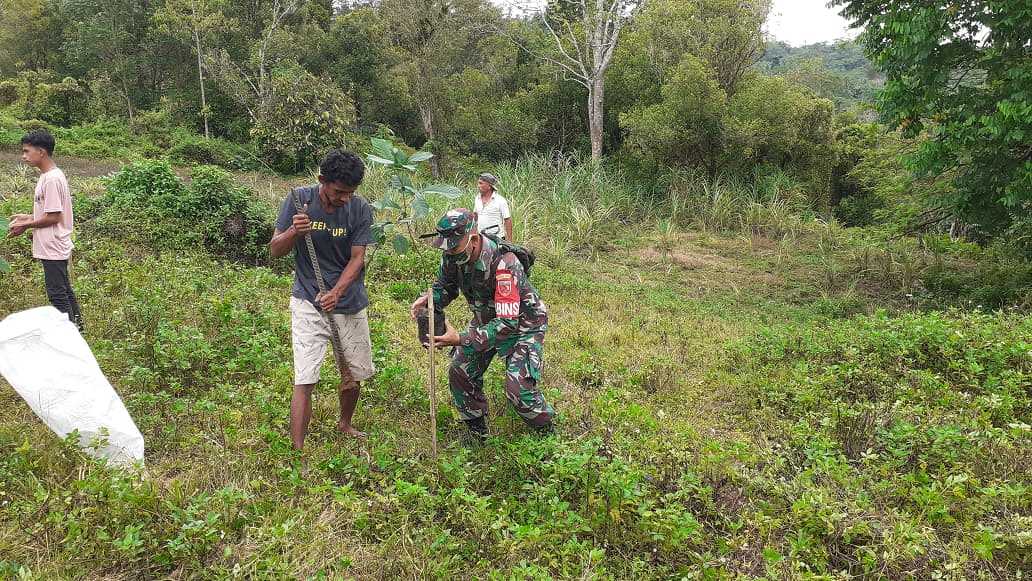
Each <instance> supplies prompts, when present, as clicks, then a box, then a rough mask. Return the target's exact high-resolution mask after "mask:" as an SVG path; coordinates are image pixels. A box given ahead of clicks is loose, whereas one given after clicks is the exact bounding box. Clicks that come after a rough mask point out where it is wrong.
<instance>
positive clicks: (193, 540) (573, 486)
mask: <svg viewBox="0 0 1032 581" xmlns="http://www.w3.org/2000/svg"><path fill="white" fill-rule="evenodd" d="M166 169H167V168H165V167H163V166H161V165H160V164H150V165H148V164H140V165H136V166H134V167H132V168H131V169H129V170H127V171H125V172H123V173H122V174H120V175H119V176H116V177H115V178H113V179H112V180H111V181H110V182H109V183H108V187H107V188H106V189H105V188H104V187H103V185H102V184H98V182H96V181H89V182H83V183H80V182H77V183H75V188H76V191H77V192H81V195H80V196H79V197H80V199H79V200H77V203H78V204H79V205H80V206H82V207H83V208H86V209H87V211H84V212H83V216H84V219H83V222H82V224H81V227H80V229H79V234H78V238H77V242H76V243H77V249H78V250H77V258H76V261H75V265H74V273H73V277H74V280H75V285H76V289H77V291H78V293H79V297H80V301H81V302H82V304H83V311H84V313H85V316H86V319H87V320H86V324H87V329H88V335H87V338H88V340H89V341H90V344H91V347H92V348H93V350H94V352H95V354H96V356H97V358H98V361H99V362H100V365H101V367H102V368H103V369H104V371H105V373H106V374H107V375H108V377H109V378H110V379H111V381H112V382H113V384H114V385H115V386H116V388H117V389H118V390H119V392H120V393H121V394H122V396H123V398H124V399H125V402H126V405H127V406H128V408H129V410H130V413H131V414H132V415H133V416H134V418H136V420H137V422H138V425H139V427H140V429H141V430H142V431H143V433H144V435H145V437H146V439H147V445H148V452H147V469H146V472H145V473H144V474H143V475H140V476H134V475H128V474H124V473H121V472H117V471H113V470H109V469H106V468H104V467H102V466H100V465H98V464H97V463H95V462H93V461H91V460H89V459H87V458H86V457H85V456H83V455H82V454H81V453H80V452H78V451H76V450H75V449H74V447H73V446H71V445H69V444H67V443H64V442H61V441H59V440H57V439H56V438H54V437H53V435H52V434H50V433H49V432H48V431H47V429H46V428H45V427H43V426H42V425H41V424H40V423H39V422H38V420H36V419H35V417H34V416H33V414H32V412H31V410H29V408H28V407H27V406H26V405H24V403H23V402H21V401H20V400H18V398H17V396H16V395H15V394H14V393H13V391H12V390H9V389H7V390H4V391H3V392H2V393H0V403H2V404H3V406H4V407H5V409H8V410H11V411H10V412H9V413H7V414H5V415H4V417H3V419H2V420H0V475H2V477H0V571H2V573H0V575H3V576H17V575H21V576H23V577H28V578H82V577H100V576H103V577H109V578H154V577H166V576H176V577H185V578H226V577H240V578H254V577H305V578H320V577H324V578H336V577H359V578H387V577H389V578H396V577H408V578H416V577H420V578H427V577H438V578H456V577H457V578H497V579H516V578H552V577H559V578H601V579H607V578H614V579H615V578H621V579H622V578H670V577H686V578H712V579H722V578H760V577H766V578H811V579H837V578H842V579H845V578H851V577H856V576H861V577H867V578H885V579H898V578H908V577H915V578H929V577H941V578H993V577H998V576H1000V575H1002V576H1004V577H1016V576H1017V575H1018V574H1019V572H1021V571H1027V570H1028V568H1029V566H1030V563H1029V561H1028V554H1029V547H1030V543H1032V538H1030V537H1029V533H1028V531H1029V528H1030V523H1029V519H1030V504H1029V498H1030V495H1029V491H1028V486H1029V482H1030V476H1032V474H1030V470H1032V468H1030V465H1029V461H1028V458H1029V457H1032V454H1030V452H1032V434H1030V428H1029V426H1028V425H1027V424H1028V417H1029V414H1030V411H1032V403H1030V398H1029V390H1030V375H1032V352H1030V349H1032V346H1030V345H1029V342H1028V337H1029V335H1030V333H1029V331H1030V330H1032V322H1030V319H1029V317H1028V315H1027V314H1023V313H1027V309H1026V310H1022V309H1018V311H1016V312H1014V311H1013V309H1011V310H1009V311H1004V312H971V308H968V309H965V310H945V311H942V310H929V309H933V308H934V309H940V308H941V307H942V306H944V305H945V304H948V303H949V299H943V298H942V297H938V296H936V295H935V294H934V293H932V292H929V291H927V289H925V290H924V291H922V290H921V289H922V288H924V285H925V284H926V283H925V282H924V281H926V280H927V272H926V270H925V269H927V268H931V266H929V265H932V266H934V264H935V262H934V260H935V259H934V257H933V256H934V255H933V250H935V251H937V252H938V253H939V259H938V260H939V264H940V267H941V268H942V269H944V271H948V272H956V271H960V270H963V269H965V268H969V267H970V265H971V264H975V263H976V262H975V261H976V260H982V259H983V257H981V256H977V255H974V254H972V253H973V252H974V250H972V249H970V248H954V247H949V246H943V245H940V246H938V247H936V246H934V245H930V244H929V245H927V246H929V247H927V248H922V247H919V246H916V245H915V246H906V245H900V244H894V243H891V242H888V241H886V240H885V239H884V238H879V237H878V235H877V233H875V232H871V233H868V234H867V237H861V236H858V235H856V234H850V233H849V232H845V231H842V230H840V229H838V228H837V227H835V226H834V225H828V224H824V223H823V222H821V221H820V220H819V219H817V216H810V217H807V216H806V215H805V214H799V213H795V212H788V211H783V210H779V208H780V205H781V204H788V203H789V202H787V201H785V200H790V199H791V195H790V193H788V192H789V190H785V191H782V190H779V189H777V188H774V189H764V190H761V191H740V190H738V189H736V187H734V186H733V185H732V184H724V185H722V186H721V188H723V189H721V190H720V191H716V190H712V189H710V190H707V189H705V188H702V187H701V186H700V188H699V189H698V190H695V189H692V188H687V187H686V188H685V189H684V191H682V192H681V197H680V198H679V199H680V200H681V201H676V200H664V199H660V198H657V199H656V200H654V201H653V202H651V203H649V202H646V203H639V204H634V203H633V200H634V199H635V196H636V195H639V194H642V192H641V191H639V190H637V189H636V188H635V187H632V186H630V185H629V184H628V183H625V182H623V181H622V180H621V179H620V177H619V175H618V174H615V173H609V174H603V175H604V177H602V178H601V179H602V182H601V183H602V184H604V186H605V187H602V188H592V185H591V180H590V179H589V174H588V173H584V174H583V175H582V173H581V172H582V171H584V170H582V169H580V166H570V167H563V166H558V167H556V166H551V167H550V166H549V165H548V164H546V163H544V162H543V161H534V160H528V161H526V162H523V163H521V164H516V165H514V166H510V167H506V168H504V169H503V170H502V172H501V173H502V175H503V177H504V180H503V183H506V184H509V187H510V191H509V193H510V194H511V196H512V198H513V200H514V207H515V208H516V209H517V215H518V216H521V217H523V218H524V219H525V220H526V222H525V224H520V223H518V224H517V232H518V236H519V237H520V238H521V240H523V241H526V242H529V243H531V244H533V245H534V246H535V248H536V249H538V250H539V253H540V254H541V260H540V261H539V264H540V265H539V266H537V267H535V273H534V282H535V284H536V285H537V286H538V288H539V289H540V290H541V291H542V294H543V296H544V297H545V298H546V301H547V302H548V304H549V306H550V308H551V312H552V330H551V332H550V333H549V337H548V338H547V341H546V362H547V365H546V368H545V375H544V389H545V392H546V395H547V396H548V397H549V399H550V401H552V402H554V404H555V405H556V407H557V409H558V410H560V413H561V416H560V420H559V422H560V423H559V433H558V435H556V436H554V437H551V438H546V439H540V438H538V437H536V436H533V435H531V434H529V433H528V432H527V431H526V430H525V428H523V427H522V425H521V424H520V423H519V422H518V420H517V419H516V418H515V417H514V416H513V415H512V414H511V413H509V412H506V411H504V410H505V407H504V396H503V395H502V390H501V380H502V377H501V374H500V371H499V370H498V369H492V370H491V371H490V372H489V373H488V378H487V385H488V392H489V397H490V400H491V403H492V407H493V410H494V411H495V412H496V414H497V415H496V416H495V417H493V418H492V421H491V427H492V430H493V432H494V434H495V436H496V437H495V438H494V439H492V441H491V442H490V443H489V444H488V445H487V446H485V447H483V448H478V449H472V450H471V449H467V448H466V447H465V446H464V445H462V442H461V433H462V430H461V425H460V423H459V422H458V421H457V419H456V417H455V416H454V413H453V412H452V411H451V409H450V408H449V407H448V405H447V402H446V401H445V397H446V396H445V392H444V390H443V389H439V390H438V393H439V396H440V397H441V398H442V399H441V401H440V402H439V406H438V407H439V413H438V426H439V430H440V434H439V436H440V439H441V442H442V453H441V456H440V458H439V459H438V460H436V461H435V460H433V459H432V458H431V457H430V455H429V451H428V438H429V434H428V433H427V430H428V427H427V425H428V424H427V417H426V416H427V413H428V404H427V399H426V389H425V371H426V367H425V357H426V356H425V354H424V353H423V352H421V351H420V350H419V349H418V348H415V346H414V343H415V341H414V340H413V337H414V332H415V329H414V326H413V325H412V323H411V322H410V321H409V320H408V315H407V305H408V303H409V302H410V301H411V300H412V299H413V298H414V297H415V296H416V295H417V293H418V292H419V291H420V289H422V288H424V287H425V286H426V284H428V283H429V281H430V279H431V277H432V276H433V272H434V269H435V263H436V255H435V254H434V253H432V252H422V253H410V254H408V255H406V256H397V255H394V254H393V253H391V252H389V251H386V250H384V251H380V252H377V253H376V254H375V258H374V259H373V262H372V263H371V265H370V268H369V270H370V275H369V276H370V281H369V282H370V284H369V287H370V292H371V299H372V305H373V306H372V313H373V317H372V331H373V341H374V349H375V360H376V363H377V366H378V367H379V369H380V372H379V373H378V375H377V376H376V378H375V379H374V380H373V381H372V382H371V383H370V384H369V385H368V386H366V388H365V391H364V395H363V398H362V405H361V407H360V409H359V412H358V419H359V421H360V422H361V425H362V426H363V427H364V428H366V429H367V430H369V432H370V438H369V439H368V441H366V442H363V443H359V442H356V441H354V440H349V439H344V438H342V437H340V436H338V435H337V434H335V432H334V430H333V424H334V414H335V413H336V405H337V404H336V401H335V399H336V398H335V397H334V394H333V391H332V388H331V387H330V386H331V385H333V383H334V382H333V371H332V365H328V366H327V367H325V368H324V377H325V378H326V381H324V384H323V385H321V386H320V387H319V388H318V389H317V396H316V404H315V415H314V420H313V431H312V434H311V436H310V440H309V446H308V448H307V449H306V451H305V454H304V455H303V456H299V455H297V454H295V453H293V452H292V451H291V450H290V445H289V440H288V438H287V437H286V417H287V405H288V402H289V393H290V391H289V386H290V383H291V381H292V377H291V376H292V373H291V356H290V334H289V333H290V332H289V314H288V312H287V308H286V303H287V297H288V295H289V289H290V284H291V283H290V276H289V273H288V272H286V271H284V270H283V269H282V265H278V264H274V265H272V268H270V267H269V266H257V267H254V266H247V265H245V264H243V263H240V262H236V261H230V260H226V259H225V258H224V257H222V256H219V255H218V254H215V253H212V252H209V251H207V250H205V249H204V248H203V247H202V245H200V244H190V245H186V246H184V247H182V248H181V249H180V250H178V251H176V252H169V251H168V247H167V246H164V245H163V242H165V241H163V239H162V238H161V237H160V236H152V235H151V234H149V233H154V234H160V233H162V232H165V231H166V230H165V229H166V226H165V225H164V220H165V219H167V217H168V216H169V215H173V214H175V215H181V216H186V217H189V218H196V217H197V216H196V215H194V214H191V213H190V212H194V211H195V208H194V205H193V204H194V201H191V200H198V199H204V198H205V196H202V195H200V194H191V193H190V192H189V191H188V190H189V189H190V188H195V189H196V188H199V187H201V185H200V184H202V183H204V176H205V172H210V171H212V170H207V169H203V168H199V169H198V170H197V171H198V173H197V174H195V176H194V180H193V181H192V182H190V183H189V184H186V183H183V182H182V181H179V179H178V178H175V177H174V176H169V174H168V172H167V171H166ZM147 172H151V173H147ZM214 175H215V177H221V174H218V173H217V172H216V173H215V174H214ZM146 176H151V177H153V178H154V179H150V178H148V177H146ZM154 176H157V177H154ZM162 176H163V177H162ZM2 177H3V179H4V180H6V181H5V183H10V184H14V185H17V184H30V185H31V180H30V179H29V177H31V176H27V175H22V174H21V173H18V172H11V173H9V174H4V175H3V176H2ZM158 177H160V179H158ZM208 177H209V178H211V177H212V176H208ZM383 177H384V176H382V175H379V174H376V173H373V174H371V177H370V182H369V184H368V191H367V194H369V195H370V197H372V198H375V197H377V196H378V195H379V194H380V193H382V192H383V191H385V189H384V188H383V186H382V185H377V184H378V181H377V180H382V178H383ZM156 182H162V183H165V184H166V189H165V190H162V191H165V192H167V191H174V192H178V195H177V196H163V195H155V192H154V191H153V190H154V187H155V183H156ZM207 183H213V184H215V186H211V187H213V188H216V189H214V190H212V191H224V189H225V186H224V185H222V184H221V182H220V180H218V179H214V178H212V179H209V180H208V182H207ZM141 184H142V185H141ZM148 188H150V189H148ZM218 188H222V189H218ZM8 191H10V190H8ZM22 191H25V190H22ZM198 191H199V190H198ZM772 192H773V193H772ZM159 194H160V192H159ZM639 199H644V198H639ZM728 199H730V200H732V201H733V203H730V204H728V203H727V200H728ZM126 200H128V202H130V203H132V204H137V206H136V207H138V208H143V209H145V210H147V211H145V212H142V213H140V214H139V218H138V220H137V222H136V223H135V224H132V225H131V226H132V228H128V229H127V228H122V229H120V228H118V227H116V226H117V225H118V220H117V216H118V214H117V212H116V211H115V210H114V208H115V207H116V204H119V203H123V202H124V201H126ZM102 201H103V202H104V203H100V202H102ZM270 201H271V200H270ZM30 203H31V201H30V199H29V196H28V195H27V194H26V193H22V194H19V195H14V196H9V197H7V198H5V199H4V200H3V202H2V203H0V214H9V213H11V212H13V211H19V210H23V209H25V208H26V207H27V205H28V204H30ZM688 203H690V204H691V205H689V206H687V207H689V208H691V209H692V210H691V211H689V212H685V213H684V214H683V215H681V216H677V214H676V213H672V212H671V211H670V210H671V207H672V206H671V205H673V204H681V206H678V207H685V206H684V204H688ZM256 204H257V202H256ZM650 204H652V205H653V207H655V208H657V209H658V208H662V211H661V212H658V211H657V212H656V213H651V212H650V211H649V210H648V208H650ZM723 204H727V207H725V206H724V205H723ZM256 207H260V206H256ZM265 207H266V210H265V212H266V214H265V215H264V216H265V218H266V219H271V209H269V208H268V206H265ZM578 207H580V208H582V209H580V210H578V209H577V208H578ZM632 208H636V209H637V212H638V213H637V214H634V215H630V216H628V215H625V213H626V212H629V211H630V209H632ZM706 208H710V211H709V213H707V212H704V211H703V210H704V209H706ZM722 208H723V209H722ZM560 209H564V213H560V211H559V210H560ZM90 211H93V212H94V213H92V214H91V213H90ZM177 213H180V214H177ZM135 215H136V214H134V216H135ZM658 215H673V216H675V217H676V219H675V220H672V221H671V220H657V219H656V216H658ZM186 223H187V224H189V222H186ZM214 224H216V225H217V224H218V222H217V221H215V222H214ZM203 225H204V222H198V223H197V224H195V227H199V228H201V229H199V230H189V231H188V235H190V236H195V235H201V236H203V233H204V232H205V230H204V226H203ZM134 231H135V233H134ZM554 231H563V232H567V233H568V234H567V238H564V239H562V241H561V242H557V243H553V244H552V245H550V244H546V243H544V241H545V240H546V238H547V237H549V234H550V233H551V232H554ZM141 233H143V234H146V235H141ZM198 240H199V239H198ZM922 253H926V254H922ZM28 255H29V252H28V241H27V240H26V239H24V238H20V239H17V240H14V241H12V242H9V243H7V244H5V245H4V247H3V256H4V257H5V258H7V259H8V260H9V261H10V262H11V263H12V266H13V272H12V273H10V274H9V275H5V276H3V277H0V304H2V305H3V307H4V310H5V311H7V312H9V311H14V310H20V309H23V308H28V307H31V306H36V305H39V304H44V303H45V297H44V295H43V292H42V288H43V285H42V280H41V273H40V272H39V269H38V267H37V266H36V265H35V264H34V263H33V261H31V260H30V259H29V258H28ZM864 256H866V257H867V258H866V260H867V262H866V265H864V264H865V263H863V262H862V261H863V260H864V258H863V257H864ZM926 256H927V260H928V262H927V263H925V262H923V261H924V260H926V258H925V257H926ZM858 265H859V266H858ZM959 288H961V289H966V288H968V287H966V286H964V285H960V287H959ZM915 291H916V292H915ZM908 295H910V296H908ZM954 304H959V305H961V306H963V302H962V301H961V302H956V301H954ZM1012 306H1013V305H1012ZM1026 306H1027V304H1026ZM971 307H972V308H973V305H972V306H971ZM448 314H449V318H451V319H452V320H453V321H455V322H459V323H462V322H464V321H465V320H466V317H467V316H468V315H466V314H465V313H464V311H463V309H462V305H459V304H457V305H455V306H453V307H452V308H450V309H449V313H448ZM600 320H603V321H605V323H600ZM443 360H444V359H443V356H442V357H441V358H440V359H439V361H440V362H442V363H443ZM442 387H443V386H442Z"/></svg>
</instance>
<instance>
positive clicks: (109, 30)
mask: <svg viewBox="0 0 1032 581" xmlns="http://www.w3.org/2000/svg"><path fill="white" fill-rule="evenodd" d="M59 8H60V10H61V12H62V15H63V17H64V18H66V19H67V23H68V26H67V29H66V31H65V36H66V41H65V43H64V45H62V50H63V52H64V54H65V58H66V60H67V61H68V62H69V63H70V66H71V71H73V72H74V75H73V76H75V77H78V78H84V77H86V76H87V75H101V76H106V77H107V78H109V79H110V80H111V82H112V85H111V86H112V87H113V88H114V89H115V90H116V91H117V95H118V97H119V98H120V100H121V101H122V102H123V104H124V105H125V112H126V114H127V115H128V117H129V120H130V122H132V120H133V118H134V116H135V114H136V110H137V105H138V104H139V102H140V101H141V100H144V95H143V93H145V92H146V87H145V86H144V85H145V83H146V80H147V78H148V77H149V76H150V75H148V74H145V71H148V69H149V64H150V63H152V62H153V60H152V59H151V54H150V50H151V49H152V48H153V47H154V43H152V42H149V40H148V33H149V30H150V23H151V19H152V17H153V15H154V3H150V2H139V1H137V0H60V5H59Z"/></svg>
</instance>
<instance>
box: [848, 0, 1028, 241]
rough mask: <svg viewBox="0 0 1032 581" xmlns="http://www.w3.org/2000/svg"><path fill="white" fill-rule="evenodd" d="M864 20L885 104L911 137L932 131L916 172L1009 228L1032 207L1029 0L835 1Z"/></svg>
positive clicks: (984, 229)
mask: <svg viewBox="0 0 1032 581" xmlns="http://www.w3.org/2000/svg"><path fill="white" fill-rule="evenodd" d="M833 4H835V5H838V6H842V7H843V10H842V14H843V15H844V16H846V17H847V18H850V19H852V20H853V24H854V26H858V27H859V26H862V27H863V33H862V34H861V36H860V40H861V42H862V43H863V45H864V47H865V49H866V51H867V53H868V55H870V57H871V58H872V59H873V60H874V62H875V64H876V65H877V66H878V67H879V68H880V69H881V70H882V71H883V72H884V73H885V75H886V83H885V88H884V90H883V91H882V93H881V97H880V100H879V106H880V109H881V113H882V116H883V118H884V120H885V122H886V123H888V124H889V126H890V127H892V128H899V129H900V131H901V132H902V133H903V135H904V136H905V137H917V136H927V139H926V140H925V141H924V142H923V143H922V144H921V146H920V148H919V149H918V151H917V152H916V154H914V155H912V156H910V157H909V161H910V164H911V167H912V169H913V170H914V171H915V172H916V173H917V175H918V176H943V177H944V178H946V179H948V180H951V181H952V183H953V185H954V187H953V188H951V189H950V190H949V192H950V193H949V194H948V195H946V196H944V197H943V198H941V199H939V200H937V202H938V203H940V204H942V205H943V206H945V207H948V208H950V209H951V210H952V211H953V212H955V213H956V214H957V215H959V216H961V217H962V218H964V219H966V220H968V221H969V222H972V223H976V224H978V226H979V230H980V231H981V233H982V234H983V235H987V236H991V235H995V234H1000V233H1003V232H1005V231H1006V229H1007V228H1008V226H1009V225H1010V224H1011V223H1012V222H1015V221H1023V220H1026V219H1027V217H1028V216H1029V213H1030V212H1032V90H1030V87H1032V5H1030V4H1029V2H1028V0H969V1H967V2H945V3H944V2H941V1H931V0H920V1H910V0H907V1H903V0H888V1H885V0H834V2H833Z"/></svg>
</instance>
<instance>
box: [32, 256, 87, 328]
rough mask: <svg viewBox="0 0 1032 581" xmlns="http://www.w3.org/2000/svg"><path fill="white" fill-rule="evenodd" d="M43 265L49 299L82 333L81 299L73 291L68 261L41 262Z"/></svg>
mask: <svg viewBox="0 0 1032 581" xmlns="http://www.w3.org/2000/svg"><path fill="white" fill-rule="evenodd" d="M40 262H41V263H42V264H43V281H44V283H45V284H46V287H47V298H49V299H50V304H52V305H54V308H55V309H57V310H59V311H61V312H62V313H64V314H66V315H68V318H69V319H71V321H72V322H73V323H75V326H76V327H79V330H80V331H82V312H81V311H80V310H79V299H77V298H75V291H73V290H72V280H71V279H70V278H68V261H67V260H40Z"/></svg>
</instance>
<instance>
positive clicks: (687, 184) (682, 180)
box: [669, 168, 820, 239]
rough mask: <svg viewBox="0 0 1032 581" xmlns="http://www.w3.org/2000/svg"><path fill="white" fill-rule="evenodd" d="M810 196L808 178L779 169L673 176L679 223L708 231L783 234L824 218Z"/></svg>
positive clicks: (674, 206) (792, 233)
mask: <svg viewBox="0 0 1032 581" xmlns="http://www.w3.org/2000/svg"><path fill="white" fill-rule="evenodd" d="M810 198H811V196H810V195H808V194H807V192H806V190H805V189H804V186H803V184H802V183H800V182H799V181H797V180H795V179H794V178H792V177H791V176H789V175H788V174H786V173H784V172H783V171H780V170H778V169H776V168H767V169H761V170H757V171H756V172H755V173H754V175H753V176H751V177H743V176H738V175H734V174H723V175H720V176H718V177H717V179H716V180H713V181H711V180H709V179H708V178H707V177H705V176H704V175H703V174H702V173H701V172H699V171H692V170H688V171H685V172H681V173H679V174H678V175H677V176H676V178H675V179H674V180H673V185H672V187H671V191H670V200H669V204H670V208H671V209H672V210H673V211H674V213H673V214H672V215H673V216H674V217H675V218H676V219H677V220H678V221H679V222H681V223H684V224H687V225H689V226H691V227H694V228H697V229H699V230H702V231H707V232H716V233H722V234H730V233H739V232H748V233H751V234H755V235H762V236H765V237H768V238H772V239H778V238H783V237H786V236H789V237H794V236H796V235H798V234H800V233H802V232H804V231H806V230H807V229H809V227H810V226H812V225H814V224H816V223H817V222H819V221H820V218H819V216H818V214H817V212H816V211H815V210H814V208H813V205H812V204H811V201H810Z"/></svg>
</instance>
